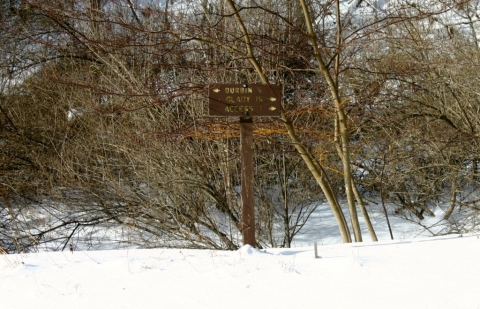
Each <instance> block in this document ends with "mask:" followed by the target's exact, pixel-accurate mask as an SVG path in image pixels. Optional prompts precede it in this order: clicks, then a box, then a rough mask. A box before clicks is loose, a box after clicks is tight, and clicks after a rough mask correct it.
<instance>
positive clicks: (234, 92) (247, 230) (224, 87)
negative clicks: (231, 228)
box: [208, 84, 282, 247]
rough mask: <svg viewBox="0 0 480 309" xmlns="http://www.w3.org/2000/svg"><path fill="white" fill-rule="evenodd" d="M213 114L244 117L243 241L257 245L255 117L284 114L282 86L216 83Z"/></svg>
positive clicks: (211, 98) (211, 101) (211, 105)
mask: <svg viewBox="0 0 480 309" xmlns="http://www.w3.org/2000/svg"><path fill="white" fill-rule="evenodd" d="M208 99H209V113H210V115H211V116H215V117H239V118H240V146H241V152H240V154H241V164H242V174H241V178H242V179H241V186H242V192H241V193H242V236H243V244H244V245H250V246H252V247H255V246H256V239H255V210H254V198H253V193H254V190H253V119H252V117H280V116H281V111H282V88H281V86H280V85H263V84H250V85H249V84H216V85H211V86H210V87H209V91H208Z"/></svg>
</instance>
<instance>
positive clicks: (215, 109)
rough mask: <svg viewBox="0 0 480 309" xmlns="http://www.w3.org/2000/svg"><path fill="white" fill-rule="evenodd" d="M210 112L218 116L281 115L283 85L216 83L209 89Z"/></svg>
mask: <svg viewBox="0 0 480 309" xmlns="http://www.w3.org/2000/svg"><path fill="white" fill-rule="evenodd" d="M208 99H209V113H210V115H211V116H216V117H243V116H250V117H279V116H280V113H281V111H282V87H281V86H280V85H263V84H215V85H210V87H209V91H208Z"/></svg>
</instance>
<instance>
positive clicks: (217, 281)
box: [0, 207, 480, 309]
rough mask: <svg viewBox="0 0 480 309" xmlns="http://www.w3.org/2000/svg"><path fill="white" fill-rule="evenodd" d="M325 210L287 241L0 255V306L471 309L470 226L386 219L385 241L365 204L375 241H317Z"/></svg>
mask: <svg viewBox="0 0 480 309" xmlns="http://www.w3.org/2000/svg"><path fill="white" fill-rule="evenodd" d="M327 210H328V209H326V208H325V207H320V208H319V210H318V211H317V212H316V215H315V216H313V217H312V218H311V220H310V221H311V222H309V225H308V226H307V227H306V233H304V234H302V235H301V237H299V239H298V240H297V241H296V242H295V245H296V247H295V248H291V249H281V248H276V249H266V250H257V249H254V248H252V247H250V246H244V247H242V248H240V249H239V250H237V251H215V250H188V249H162V248H158V249H148V250H140V249H124V250H104V251H81V250H78V251H73V252H69V251H64V252H39V253H32V254H20V255H14V254H10V255H0V302H1V305H0V307H1V308H2V309H17V308H18V309H20V308H28V309H32V308H48V309H55V308H62V309H63V308H69V309H74V308H82V309H83V308H104V309H105V308H115V309H118V308H168V309H175V308H195V309H201V308H208V309H215V308H219V309H224V308H229V309H232V308H233V309H234V308H247V307H248V308H292V309H293V308H302V309H305V308H480V263H479V260H478V258H479V257H480V233H470V234H464V235H460V234H457V235H447V236H438V237H426V236H427V235H426V234H422V233H419V230H418V225H416V224H413V223H412V222H409V221H407V220H400V219H398V218H392V221H393V229H394V231H396V232H395V233H394V235H395V240H389V239H390V236H389V233H388V230H387V226H386V224H385V222H384V220H382V218H381V216H380V214H379V213H375V212H373V217H374V218H373V219H374V224H375V227H376V230H377V233H378V235H379V238H380V239H381V240H380V241H379V242H376V243H372V242H365V243H353V244H327V245H325V243H329V242H330V240H332V241H333V240H336V241H338V236H337V235H338V231H336V229H335V228H334V222H333V216H330V215H327V214H328V212H327ZM320 214H322V215H320ZM323 214H325V215H323ZM383 219H384V218H383ZM430 220H431V219H430ZM408 237H416V238H408ZM365 238H368V234H365ZM315 241H316V242H317V243H318V255H319V256H318V258H315V253H314V246H313V243H314V242H315Z"/></svg>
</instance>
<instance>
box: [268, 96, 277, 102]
mask: <svg viewBox="0 0 480 309" xmlns="http://www.w3.org/2000/svg"><path fill="white" fill-rule="evenodd" d="M268 99H269V100H270V101H272V102H273V101H276V100H277V98H274V97H270V98H268Z"/></svg>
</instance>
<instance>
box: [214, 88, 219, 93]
mask: <svg viewBox="0 0 480 309" xmlns="http://www.w3.org/2000/svg"><path fill="white" fill-rule="evenodd" d="M212 91H213V92H215V93H218V92H220V89H218V88H215V89H212Z"/></svg>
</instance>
